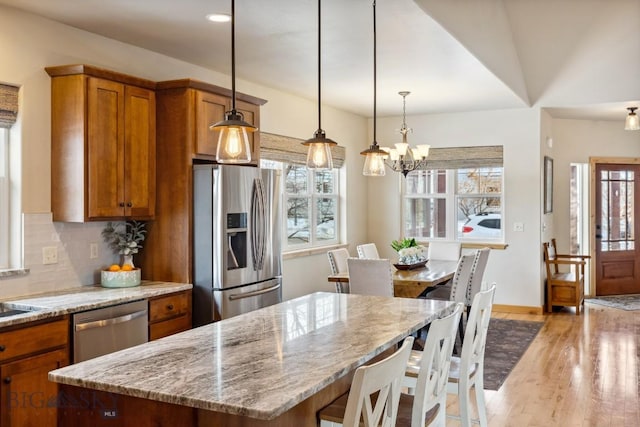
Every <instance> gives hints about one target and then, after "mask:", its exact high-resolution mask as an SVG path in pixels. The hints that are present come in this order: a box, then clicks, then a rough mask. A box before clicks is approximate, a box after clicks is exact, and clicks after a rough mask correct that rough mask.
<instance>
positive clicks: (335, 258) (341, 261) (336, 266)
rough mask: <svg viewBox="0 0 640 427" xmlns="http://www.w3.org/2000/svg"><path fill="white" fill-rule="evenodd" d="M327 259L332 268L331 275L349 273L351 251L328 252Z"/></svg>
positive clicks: (336, 250) (340, 249)
mask: <svg viewBox="0 0 640 427" xmlns="http://www.w3.org/2000/svg"><path fill="white" fill-rule="evenodd" d="M327 257H328V258H329V265H330V266H331V274H340V273H347V272H348V271H349V266H348V265H347V258H349V251H348V250H346V249H345V248H339V249H334V250H331V251H327Z"/></svg>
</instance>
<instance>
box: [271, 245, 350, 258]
mask: <svg viewBox="0 0 640 427" xmlns="http://www.w3.org/2000/svg"><path fill="white" fill-rule="evenodd" d="M348 246H349V244H348V243H340V244H336V245H328V246H316V247H313V248H305V249H298V250H295V251H287V252H283V253H282V259H283V260H287V259H293V258H302V257H306V256H311V255H318V254H325V253H327V251H331V250H333V249H339V248H346V247H348Z"/></svg>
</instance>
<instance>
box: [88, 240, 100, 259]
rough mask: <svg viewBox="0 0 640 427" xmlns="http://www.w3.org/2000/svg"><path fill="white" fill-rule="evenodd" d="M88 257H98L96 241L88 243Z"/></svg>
mask: <svg viewBox="0 0 640 427" xmlns="http://www.w3.org/2000/svg"><path fill="white" fill-rule="evenodd" d="M89 258H91V259H94V258H98V244H97V243H91V244H89Z"/></svg>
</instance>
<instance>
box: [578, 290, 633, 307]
mask: <svg viewBox="0 0 640 427" xmlns="http://www.w3.org/2000/svg"><path fill="white" fill-rule="evenodd" d="M585 301H586V302H590V303H593V304H600V305H606V306H607V307H613V308H619V309H621V310H640V295H638V294H634V295H611V296H607V297H597V298H589V299H586V300H585Z"/></svg>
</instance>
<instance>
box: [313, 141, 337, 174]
mask: <svg viewBox="0 0 640 427" xmlns="http://www.w3.org/2000/svg"><path fill="white" fill-rule="evenodd" d="M307 145H308V146H309V150H308V151H307V167H308V168H309V169H332V168H333V158H332V157H331V147H330V146H329V144H326V143H324V142H312V143H309V144H307Z"/></svg>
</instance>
